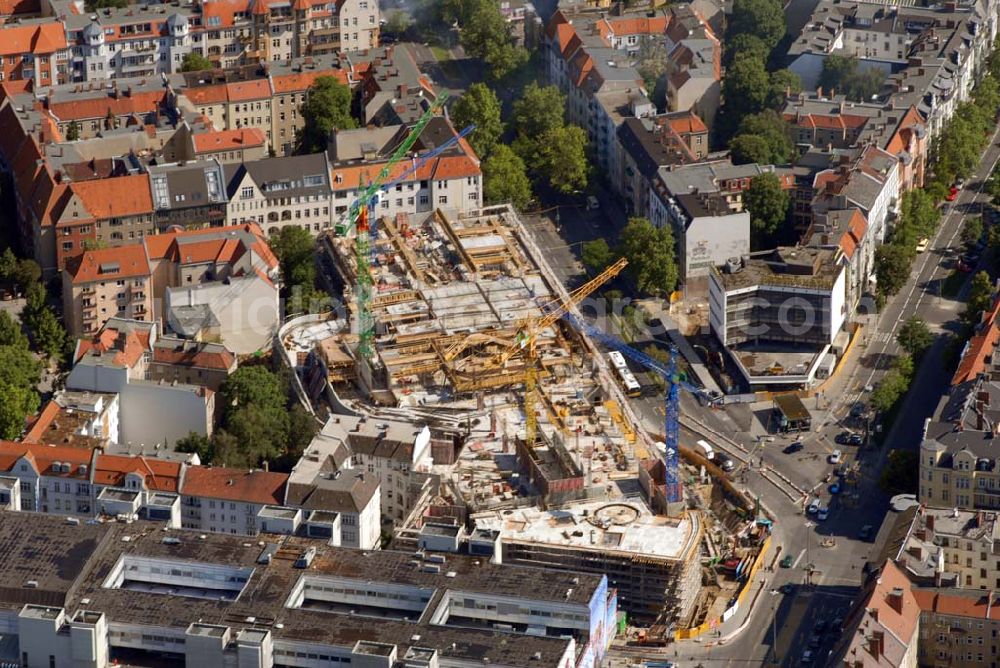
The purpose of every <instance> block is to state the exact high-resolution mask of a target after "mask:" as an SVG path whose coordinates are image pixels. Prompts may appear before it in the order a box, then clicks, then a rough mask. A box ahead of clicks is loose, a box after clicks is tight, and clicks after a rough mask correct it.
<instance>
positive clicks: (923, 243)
mask: <svg viewBox="0 0 1000 668" xmlns="http://www.w3.org/2000/svg"><path fill="white" fill-rule="evenodd" d="M930 243H931V240H930V239H928V238H927V237H924V238H923V239H921V240H920V241H918V242H917V252H918V253H923V252H924V251H925V250H927V246H929V245H930Z"/></svg>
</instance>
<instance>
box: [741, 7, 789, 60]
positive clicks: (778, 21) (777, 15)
mask: <svg viewBox="0 0 1000 668" xmlns="http://www.w3.org/2000/svg"><path fill="white" fill-rule="evenodd" d="M785 29H786V25H785V10H784V8H783V7H782V5H781V3H780V2H778V0H735V2H734V3H733V14H732V17H731V18H730V19H729V37H730V38H735V37H736V36H737V35H741V34H747V35H756V36H757V37H758V38H759V39H760V40H761V41H762V42H763V43H764V45H765V46H767V49H768V51H770V50H771V49H773V48H774V47H775V46H777V44H778V42H780V41H781V38H782V37H784V36H785Z"/></svg>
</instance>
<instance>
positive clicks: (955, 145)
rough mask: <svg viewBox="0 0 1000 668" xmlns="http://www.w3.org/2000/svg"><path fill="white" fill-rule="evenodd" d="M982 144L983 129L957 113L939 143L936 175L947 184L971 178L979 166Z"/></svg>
mask: <svg viewBox="0 0 1000 668" xmlns="http://www.w3.org/2000/svg"><path fill="white" fill-rule="evenodd" d="M982 144H983V134H982V129H981V128H979V127H977V125H976V123H974V122H972V121H971V120H970V119H969V118H968V117H967V115H966V114H962V113H956V114H955V115H954V116H952V118H951V120H950V121H949V122H948V124H947V125H946V126H945V128H944V130H943V131H942V133H941V139H940V140H939V141H938V143H937V162H936V164H935V168H934V171H935V174H936V175H937V176H938V178H941V179H944V181H945V182H946V183H951V182H952V181H954V180H955V179H956V178H965V177H967V176H969V175H970V174H971V173H972V170H974V169H975V167H976V165H978V164H979V157H980V147H981V146H982Z"/></svg>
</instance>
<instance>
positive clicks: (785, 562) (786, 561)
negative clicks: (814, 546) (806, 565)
mask: <svg viewBox="0 0 1000 668" xmlns="http://www.w3.org/2000/svg"><path fill="white" fill-rule="evenodd" d="M794 563H795V557H793V556H792V555H790V554H786V555H785V556H784V558H783V559H782V560H781V561H780V562H778V565H779V566H781V567H782V568H791V567H792V564H794Z"/></svg>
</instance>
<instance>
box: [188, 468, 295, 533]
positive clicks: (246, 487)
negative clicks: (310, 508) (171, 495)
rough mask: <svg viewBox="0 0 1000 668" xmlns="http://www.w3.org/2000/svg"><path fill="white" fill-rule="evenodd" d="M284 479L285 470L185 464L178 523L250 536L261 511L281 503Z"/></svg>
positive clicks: (254, 529)
mask: <svg viewBox="0 0 1000 668" xmlns="http://www.w3.org/2000/svg"><path fill="white" fill-rule="evenodd" d="M287 480H288V475H287V474H284V473H272V472H270V471H257V470H250V471H246V470H243V469H227V468H219V467H215V466H191V467H187V468H186V470H185V472H184V485H183V488H182V489H181V490H180V493H181V527H183V528H185V529H195V530H197V531H211V532H213V533H228V534H239V535H241V536H253V535H255V534H257V532H258V531H259V530H260V529H259V527H258V519H257V516H258V514H259V513H260V511H261V510H262V509H263V508H264V507H266V506H280V505H281V502H282V496H283V491H284V487H285V483H286V482H287Z"/></svg>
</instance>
